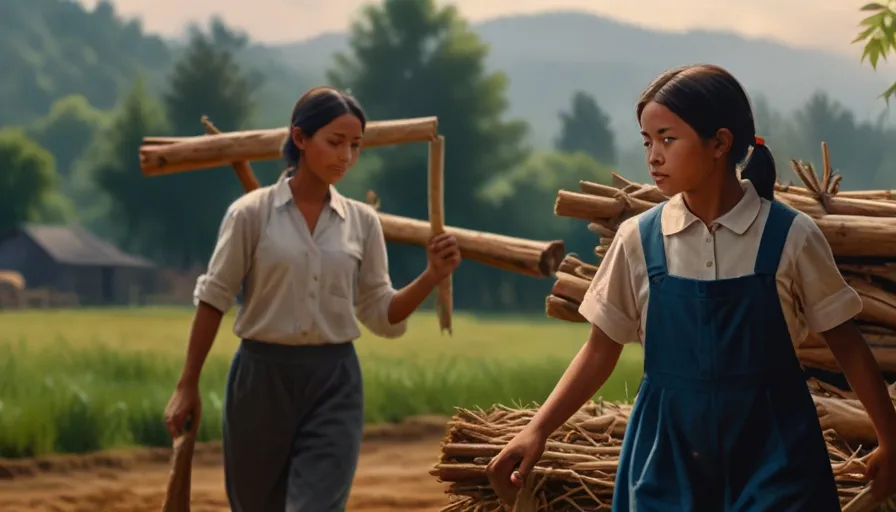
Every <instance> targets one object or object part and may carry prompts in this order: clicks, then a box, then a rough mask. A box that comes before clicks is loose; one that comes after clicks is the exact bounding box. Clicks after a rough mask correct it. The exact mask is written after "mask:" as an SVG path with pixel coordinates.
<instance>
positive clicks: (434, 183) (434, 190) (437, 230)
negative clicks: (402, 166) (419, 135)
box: [429, 135, 454, 335]
mask: <svg viewBox="0 0 896 512" xmlns="http://www.w3.org/2000/svg"><path fill="white" fill-rule="evenodd" d="M444 168H445V137H443V136H441V135H440V136H438V137H436V138H435V140H433V141H432V142H430V143H429V230H430V233H431V234H432V236H436V235H440V234H442V233H444V232H445V194H444V186H445V180H444V175H443V169H444ZM451 283H452V278H451V276H448V277H447V278H445V280H444V281H442V282H441V283H439V287H438V289H437V290H436V313H437V314H438V317H439V330H440V331H441V332H444V331H448V334H449V335H451V333H452V330H451V313H452V310H453V309H454V304H453V298H452V294H451Z"/></svg>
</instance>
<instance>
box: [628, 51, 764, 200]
mask: <svg viewBox="0 0 896 512" xmlns="http://www.w3.org/2000/svg"><path fill="white" fill-rule="evenodd" d="M651 101H653V102H656V103H658V104H660V105H662V106H664V107H666V108H668V109H669V110H670V111H672V113H674V114H675V115H677V116H678V117H680V118H681V119H682V120H683V121H684V122H685V123H687V124H688V125H689V126H690V127H691V128H693V129H694V131H696V132H697V134H698V135H699V136H700V137H701V138H703V139H704V140H706V139H709V138H710V137H713V136H715V135H716V133H717V132H718V131H719V130H720V129H722V128H727V129H728V130H730V131H731V133H732V135H733V140H732V143H731V151H730V153H729V158H730V162H731V163H732V165H733V166H737V165H738V164H740V163H741V162H743V161H744V159H745V158H746V157H747V154H748V153H750V157H749V160H747V162H746V165H745V166H744V167H743V169H742V170H741V177H742V178H744V179H748V180H750V182H751V183H752V184H753V186H754V187H755V188H756V192H757V193H758V194H759V195H760V196H761V197H763V198H765V199H768V200H772V199H773V198H774V192H775V181H776V179H777V171H776V169H775V159H774V157H773V156H772V153H771V151H769V149H768V147H767V146H766V145H765V144H764V143H761V142H758V141H757V139H756V124H755V122H754V120H753V109H752V107H751V106H750V100H749V98H748V97H747V93H746V92H745V91H744V88H743V86H741V84H740V82H738V81H737V79H735V78H734V76H732V75H731V73H729V72H728V71H726V70H724V69H722V68H720V67H718V66H713V65H706V64H701V65H694V66H684V67H680V68H675V69H670V70H668V71H666V72H664V73H663V74H661V75H660V76H658V77H657V78H656V79H655V80H654V81H653V82H652V83H651V84H650V85H649V86H648V87H647V89H646V90H645V91H644V92H643V93H642V94H641V98H640V99H639V100H638V108H637V114H638V122H639V123H640V120H641V113H642V112H643V111H644V107H646V106H647V104H648V103H650V102H651ZM751 147H752V148H753V151H752V152H750V148H751Z"/></svg>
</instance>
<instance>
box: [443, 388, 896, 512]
mask: <svg viewBox="0 0 896 512" xmlns="http://www.w3.org/2000/svg"><path fill="white" fill-rule="evenodd" d="M809 387H810V390H811V392H812V395H813V398H814V399H815V404H816V406H817V408H818V415H819V419H820V421H821V424H822V427H823V428H825V429H826V434H825V440H826V442H827V448H828V454H829V456H830V460H831V466H832V468H833V470H834V474H835V477H836V479H837V485H838V489H839V493H840V502H841V504H842V506H844V510H850V511H851V512H859V511H861V512H869V511H871V510H874V511H880V512H884V511H887V512H889V511H896V505H894V503H893V502H892V501H890V502H887V503H884V504H875V505H873V506H872V507H868V506H862V503H863V501H864V500H863V497H864V496H867V495H862V492H863V491H864V490H865V489H866V488H867V485H866V482H865V480H864V477H863V473H864V469H865V464H866V462H867V457H868V454H869V453H870V451H869V449H867V448H858V449H857V448H856V447H861V446H869V445H872V446H873V443H874V442H875V440H874V436H875V434H874V429H873V427H872V426H871V420H870V419H869V418H868V415H867V414H865V411H864V410H863V409H862V406H861V404H860V403H859V402H858V400H856V399H855V397H854V396H853V395H852V394H851V393H846V392H843V391H840V390H837V389H835V388H832V387H831V386H829V385H826V384H824V383H822V382H819V381H815V380H811V381H810V382H809ZM891 397H892V398H893V400H894V401H896V389H891ZM630 411H631V406H630V405H628V404H617V403H611V402H604V401H600V402H589V403H587V404H585V406H584V407H582V408H581V409H580V410H579V411H578V412H577V413H576V414H575V415H573V417H572V418H570V419H569V421H567V422H566V424H565V425H563V426H562V427H560V428H559V429H558V430H557V431H555V432H554V433H553V434H552V435H551V437H550V438H549V440H548V442H547V446H546V449H545V452H544V455H543V456H542V458H541V460H540V461H539V462H538V464H536V466H535V468H534V470H533V471H532V473H531V474H530V480H529V482H527V485H526V486H525V487H524V488H523V489H522V490H521V491H520V495H519V497H518V498H517V506H516V507H515V509H514V510H515V512H536V511H537V512H547V511H550V512H555V511H567V510H568V511H582V510H588V511H607V510H610V506H611V503H612V499H613V489H614V487H615V478H616V468H617V465H618V460H619V451H620V448H621V446H622V438H623V434H624V433H625V427H626V423H627V420H628V416H629V413H630ZM534 413H535V410H533V409H512V408H508V407H504V406H495V407H492V408H491V409H490V410H488V411H470V410H460V411H458V413H457V414H456V415H455V416H454V418H453V419H452V420H451V422H450V423H449V424H448V434H447V436H446V438H445V440H444V442H443V443H442V455H441V458H440V460H439V462H438V463H437V464H436V465H435V466H434V467H433V468H432V471H431V473H432V474H433V475H434V476H436V477H438V478H439V480H441V481H443V482H449V483H450V484H449V487H448V491H447V492H448V493H449V494H450V495H451V503H450V504H449V505H447V506H445V507H443V508H442V509H441V511H442V512H473V511H480V510H482V511H485V510H489V511H496V510H501V506H502V505H501V503H500V501H499V500H498V498H497V496H496V495H495V493H494V491H493V490H492V488H491V486H489V483H488V477H487V476H486V472H485V468H486V466H487V465H488V462H489V461H490V460H491V458H492V457H494V456H495V455H497V453H498V452H499V451H500V450H501V448H502V447H503V446H504V445H505V444H506V443H507V442H508V441H510V439H512V438H513V436H514V435H515V434H516V433H517V432H519V431H520V430H522V428H523V427H524V426H525V425H526V424H527V423H528V421H529V420H530V419H531V417H532V415H533V414H534ZM807 491H808V490H807ZM846 507H849V508H846Z"/></svg>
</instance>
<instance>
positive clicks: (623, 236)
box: [488, 65, 896, 512]
mask: <svg viewBox="0 0 896 512" xmlns="http://www.w3.org/2000/svg"><path fill="white" fill-rule="evenodd" d="M637 114H638V121H639V123H640V125H641V129H642V132H641V133H642V136H643V138H644V146H645V155H646V158H647V163H648V167H649V168H650V171H651V175H652V177H653V178H654V180H655V182H656V185H657V187H658V188H659V189H660V191H662V192H663V193H664V195H666V196H667V197H669V198H670V199H669V200H668V201H666V202H664V203H662V204H659V205H658V206H656V207H655V208H653V209H651V210H649V211H647V212H645V213H643V214H641V215H639V216H638V217H635V218H632V219H628V220H627V221H625V222H623V223H622V225H621V226H620V227H619V230H618V231H617V233H616V236H615V237H614V240H613V243H612V246H611V248H610V249H609V251H608V252H607V255H606V256H605V257H604V259H603V261H602V262H601V265H600V270H599V272H598V274H597V276H596V277H595V279H594V281H593V283H592V285H591V287H590V289H589V292H588V294H587V296H586V298H585V300H584V301H583V302H582V305H581V307H580V312H581V313H582V315H583V316H584V317H585V318H586V319H588V320H589V321H590V322H591V323H592V329H591V335H590V337H589V339H588V342H587V343H586V344H585V345H584V346H583V347H582V349H581V350H580V351H579V354H578V355H577V356H576V358H575V359H574V360H573V362H572V363H571V365H570V367H569V369H568V370H567V371H566V374H565V375H564V376H563V378H562V379H561V380H560V382H559V383H558V384H557V387H556V389H555V390H554V392H553V393H552V394H551V396H550V397H549V398H548V400H547V401H546V402H545V404H544V405H543V406H542V407H541V408H540V410H539V411H538V413H537V414H536V415H535V416H534V418H533V419H532V421H531V422H530V424H529V425H528V426H527V427H526V428H525V429H524V430H523V431H522V432H521V433H520V434H518V435H517V436H516V437H515V438H514V439H513V440H512V441H511V442H510V443H508V445H507V446H506V447H505V448H504V449H503V450H502V451H501V453H500V454H499V455H498V456H496V457H495V458H494V459H493V460H492V461H491V463H490V464H489V467H488V473H489V479H490V481H491V484H492V487H493V488H494V489H495V491H496V493H497V494H498V496H499V497H500V498H501V499H502V500H503V501H505V502H506V503H513V502H514V501H515V498H516V492H517V490H518V488H519V486H521V485H522V483H523V482H524V480H525V478H526V475H527V474H528V473H529V472H530V471H531V469H532V467H533V466H534V465H535V463H536V462H537V461H538V460H539V458H540V457H541V455H542V453H543V452H544V449H545V443H546V440H547V438H548V436H549V435H550V434H551V433H552V432H553V431H554V430H556V429H557V428H558V427H559V426H560V425H562V424H563V422H565V421H566V420H567V419H568V418H569V417H570V416H572V414H573V413H575V412H576V411H577V410H578V409H579V408H580V407H581V406H582V404H583V403H584V402H585V401H586V400H588V399H589V398H591V397H592V396H594V394H595V393H596V392H597V391H598V389H599V388H600V387H601V386H602V385H603V383H604V382H605V381H606V379H607V378H608V377H609V375H610V374H611V373H612V371H613V369H614V368H615V366H616V363H617V361H618V360H619V356H620V353H621V350H622V344H623V343H627V342H630V341H635V340H639V339H640V341H641V342H642V343H643V345H644V379H643V382H642V386H641V389H640V391H639V393H638V397H637V400H636V401H635V405H634V408H633V410H632V413H631V417H630V418H629V422H628V428H627V430H626V433H625V439H624V441H623V446H622V452H621V455H620V461H619V468H618V471H617V476H616V487H615V495H614V497H613V510H614V512H623V511H637V512H672V511H675V512H679V511H682V512H837V511H839V510H840V506H839V502H838V497H837V488H836V485H835V482H834V477H833V474H832V471H831V465H830V460H829V458H828V454H827V449H826V447H825V443H824V440H823V437H822V432H821V428H820V426H819V422H818V417H817V412H816V410H815V406H814V404H813V401H812V397H811V396H810V394H809V392H808V388H807V386H806V382H805V377H804V374H803V372H802V369H801V367H800V364H799V361H798V360H797V358H796V355H795V351H794V342H795V341H797V342H798V341H799V340H802V339H803V338H805V335H806V329H812V330H815V331H817V332H821V333H823V336H824V338H825V340H826V341H827V343H828V345H829V346H830V348H831V351H832V352H833V354H834V356H835V357H836V358H837V361H838V363H839V365H840V367H841V369H842V370H843V373H844V374H845V376H846V378H847V379H848V381H849V383H850V385H851V387H852V389H853V390H854V391H855V393H856V394H857V395H858V397H859V399H860V400H861V402H862V404H863V405H864V406H865V408H866V410H867V411H868V414H869V416H870V417H871V420H872V421H873V423H874V427H875V429H876V431H877V434H878V440H879V447H878V449H877V450H876V451H875V453H874V454H873V455H872V457H871V462H870V465H869V468H868V474H867V476H868V477H869V478H870V479H873V484H872V490H873V494H874V495H875V496H876V497H877V498H884V497H886V496H889V495H892V494H893V493H894V492H896V447H894V444H896V413H894V409H893V406H892V404H891V402H890V398H889V394H888V392H887V389H886V386H885V383H884V381H883V379H882V378H881V374H880V371H879V369H878V367H877V364H876V362H875V360H874V358H873V356H872V354H871V351H870V350H869V348H868V346H867V344H866V343H865V342H864V340H863V338H862V336H861V334H860V333H859V331H858V330H857V329H856V327H855V326H854V324H853V322H852V318H853V317H854V316H855V315H856V314H857V313H858V312H859V311H860V310H861V299H860V298H859V297H858V295H857V294H856V293H855V291H853V290H852V289H851V288H850V287H849V286H848V285H847V284H846V283H845V282H844V280H843V278H842V276H840V274H839V271H838V270H837V267H836V264H835V263H834V260H833V256H832V255H831V250H830V247H829V246H828V245H827V242H826V240H825V238H824V235H823V234H822V233H821V231H820V230H819V229H818V227H817V226H816V225H815V223H814V221H812V219H810V218H808V217H807V216H805V215H803V214H801V213H799V212H796V211H795V210H793V209H791V208H789V207H787V206H784V205H783V204H781V203H778V202H776V201H775V200H774V199H773V193H774V184H775V176H776V172H775V165H774V160H773V158H772V155H771V153H770V152H769V150H768V148H767V147H765V144H764V141H762V139H761V138H758V137H757V136H756V129H755V125H754V122H753V113H752V111H751V108H750V103H749V100H748V98H747V95H746V93H745V92H744V90H743V88H742V87H741V85H740V84H739V83H738V82H737V80H735V78H734V77H732V76H731V75H730V74H729V73H728V72H726V71H725V70H723V69H720V68H718V67H715V66H706V65H701V66H688V67H683V68H679V69H674V70H670V71H667V72H665V73H663V74H662V75H660V76H659V77H658V78H657V79H656V80H655V81H654V82H653V83H652V84H651V85H650V86H649V87H648V88H647V90H646V91H645V92H644V93H643V95H642V96H641V99H640V101H639V103H638V109H637ZM750 148H752V151H751V152H750V151H749V150H750ZM748 152H749V153H750V156H749V157H747V154H748ZM746 158H748V160H747V161H746V165H745V167H744V168H743V170H742V172H741V178H738V176H737V172H736V168H737V166H738V165H739V164H741V163H742V162H743V161H744V160H745V159H746Z"/></svg>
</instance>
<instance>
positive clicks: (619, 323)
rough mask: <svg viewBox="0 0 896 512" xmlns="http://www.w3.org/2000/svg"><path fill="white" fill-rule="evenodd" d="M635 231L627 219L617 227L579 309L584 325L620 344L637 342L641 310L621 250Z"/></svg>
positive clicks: (632, 224)
mask: <svg viewBox="0 0 896 512" xmlns="http://www.w3.org/2000/svg"><path fill="white" fill-rule="evenodd" d="M637 229H638V226H637V224H635V223H634V222H632V221H631V220H629V221H626V222H625V223H623V224H622V225H621V226H620V227H619V230H618V232H617V233H616V236H615V237H614V238H613V241H612V242H611V243H610V248H609V249H608V250H607V254H606V255H605V256H604V257H603V258H602V260H601V262H600V266H599V267H598V270H597V273H596V275H595V276H594V279H592V281H591V285H590V286H589V287H588V291H587V292H586V293H585V298H584V299H583V300H582V303H581V305H580V306H579V313H580V314H581V315H582V316H583V317H585V319H586V320H588V322H590V323H591V324H593V325H595V326H597V327H599V328H600V329H601V330H602V331H603V332H604V333H606V335H607V336H609V337H610V339H612V340H613V341H615V342H617V343H620V344H627V343H638V342H639V341H640V337H639V335H638V332H639V328H640V318H641V311H640V308H639V307H638V301H637V298H636V292H635V286H634V280H633V279H632V272H631V267H630V264H629V261H628V258H629V256H628V254H627V253H626V249H625V242H626V239H627V238H632V237H633V236H635V235H638V231H637Z"/></svg>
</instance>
